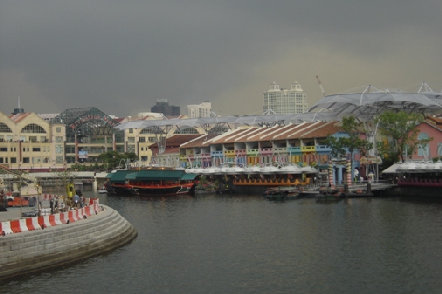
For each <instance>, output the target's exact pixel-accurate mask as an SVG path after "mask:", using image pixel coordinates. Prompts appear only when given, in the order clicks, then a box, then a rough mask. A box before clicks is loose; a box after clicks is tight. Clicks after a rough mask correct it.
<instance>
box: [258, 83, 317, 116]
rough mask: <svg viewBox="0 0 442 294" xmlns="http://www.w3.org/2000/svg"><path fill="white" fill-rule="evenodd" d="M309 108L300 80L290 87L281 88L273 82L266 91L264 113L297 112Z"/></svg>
mask: <svg viewBox="0 0 442 294" xmlns="http://www.w3.org/2000/svg"><path fill="white" fill-rule="evenodd" d="M307 109H308V104H307V95H306V93H305V92H304V90H303V89H302V87H301V85H300V84H299V83H298V82H294V83H293V84H291V86H290V89H284V88H281V87H280V86H279V85H278V84H277V83H276V82H273V83H272V84H271V85H270V88H269V89H268V90H267V91H265V92H264V106H263V112H264V113H275V114H296V113H303V112H306V111H307Z"/></svg>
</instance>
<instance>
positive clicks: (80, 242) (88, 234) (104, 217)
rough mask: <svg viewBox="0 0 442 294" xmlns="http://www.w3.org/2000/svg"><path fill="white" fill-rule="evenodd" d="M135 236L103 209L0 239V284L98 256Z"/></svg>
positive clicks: (121, 220) (114, 213) (125, 223)
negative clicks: (9, 279) (62, 222)
mask: <svg viewBox="0 0 442 294" xmlns="http://www.w3.org/2000/svg"><path fill="white" fill-rule="evenodd" d="M136 236H137V232H136V231H135V229H134V228H133V226H132V225H131V224H130V223H129V222H128V221H127V220H126V219H125V218H123V217H122V216H121V215H120V214H119V213H118V212H117V211H116V210H113V209H112V208H110V207H108V206H106V205H100V209H99V212H98V213H97V214H92V216H90V217H88V218H86V219H81V220H79V221H76V222H70V223H68V224H60V225H57V226H51V227H47V228H45V229H43V230H36V231H26V232H20V233H13V234H8V235H6V236H0V280H2V279H6V278H9V277H13V276H19V275H24V274H27V273H31V272H36V271H39V270H44V269H51V268H56V267H58V266H61V265H65V264H68V263H73V262H76V261H78V260H81V259H84V258H88V257H92V256H95V255H99V254H102V253H105V252H108V251H111V250H113V249H116V248H118V247H120V246H122V245H125V244H127V243H129V242H130V241H132V240H133V239H134V238H135V237H136Z"/></svg>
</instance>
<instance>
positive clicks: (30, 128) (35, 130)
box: [21, 124, 46, 134]
mask: <svg viewBox="0 0 442 294" xmlns="http://www.w3.org/2000/svg"><path fill="white" fill-rule="evenodd" d="M21 132H22V133H27V134H30V133H32V134H46V131H45V130H44V129H43V128H42V127H40V126H39V125H36V124H29V125H27V126H26V127H24V128H23V129H21Z"/></svg>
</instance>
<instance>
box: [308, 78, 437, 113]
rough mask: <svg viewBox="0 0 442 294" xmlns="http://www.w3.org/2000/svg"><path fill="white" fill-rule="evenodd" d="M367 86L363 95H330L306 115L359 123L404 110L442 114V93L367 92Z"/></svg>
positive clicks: (368, 88) (368, 89)
mask: <svg viewBox="0 0 442 294" xmlns="http://www.w3.org/2000/svg"><path fill="white" fill-rule="evenodd" d="M370 91H371V86H368V87H367V88H366V89H365V90H364V91H363V92H362V93H348V94H333V95H328V96H325V97H324V98H322V99H320V100H319V101H318V102H317V103H316V104H315V105H313V106H312V107H311V108H310V109H309V112H320V111H325V112H329V113H334V114H335V115H336V116H335V118H336V119H338V118H340V117H342V116H345V115H354V116H357V117H358V118H360V119H361V120H370V119H372V117H373V116H374V115H377V114H379V113H381V112H383V111H386V110H405V111H410V112H422V113H442V93H434V92H431V93H430V92H425V93H424V92H418V93H403V92H391V91H389V90H382V91H381V90H377V89H376V90H375V92H370Z"/></svg>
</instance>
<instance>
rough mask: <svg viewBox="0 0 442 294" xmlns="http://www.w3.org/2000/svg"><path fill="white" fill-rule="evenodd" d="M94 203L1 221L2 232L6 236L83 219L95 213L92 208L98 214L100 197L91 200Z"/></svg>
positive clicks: (0, 231) (0, 229)
mask: <svg viewBox="0 0 442 294" xmlns="http://www.w3.org/2000/svg"><path fill="white" fill-rule="evenodd" d="M91 202H92V204H91V205H89V206H86V207H83V208H81V209H76V210H69V211H68V212H60V213H57V214H51V215H42V216H38V217H28V218H21V219H16V220H10V221H5V222H0V234H1V235H3V236H5V235H9V234H13V233H20V232H26V231H35V230H41V229H44V228H47V227H52V226H57V225H62V224H67V223H71V222H76V221H79V220H82V219H83V218H84V216H86V217H89V216H91V215H93V213H92V211H91V209H93V212H94V213H95V214H98V211H99V204H98V199H95V200H93V201H92V200H91Z"/></svg>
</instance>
